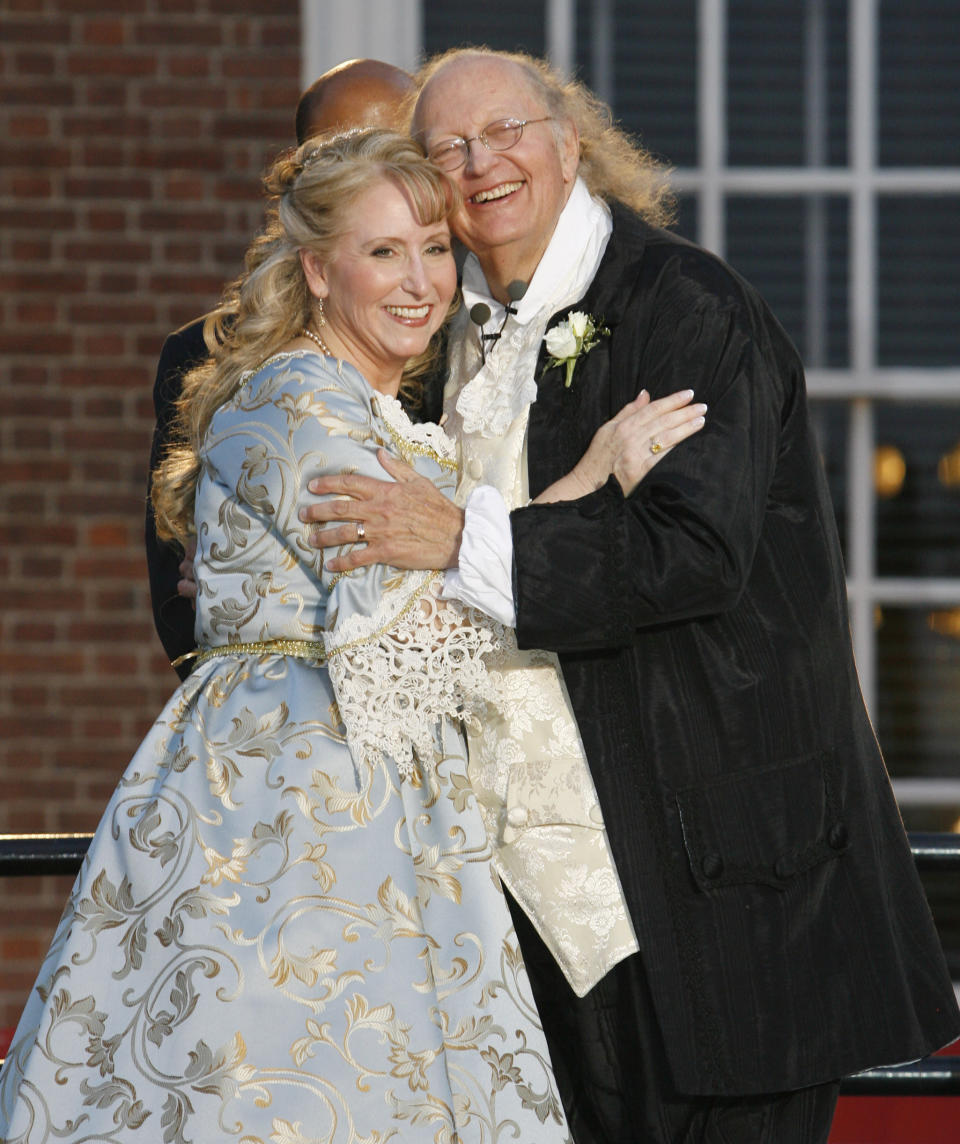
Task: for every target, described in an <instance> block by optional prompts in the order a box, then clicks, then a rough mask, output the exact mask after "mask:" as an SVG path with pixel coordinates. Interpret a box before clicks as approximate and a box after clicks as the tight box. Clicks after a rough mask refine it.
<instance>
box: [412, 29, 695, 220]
mask: <svg viewBox="0 0 960 1144" xmlns="http://www.w3.org/2000/svg"><path fill="white" fill-rule="evenodd" d="M469 59H494V60H504V61H506V62H508V63H512V64H515V65H516V66H517V67H518V68H520V69H521V70H522V72H523V73H524V75H525V76H526V78H527V80H528V81H529V83H530V86H531V88H532V89H533V92H534V94H535V96H536V97H537V99H538V101H539V102H540V103H541V104H542V105H543V107H544V110H545V111H547V113H548V114H549V115H550V116H551V117H553V118H554V119H560V120H562V119H567V120H571V121H572V122H573V123H574V124H576V127H577V132H578V134H579V136H580V166H579V169H578V174H579V175H580V176H581V177H582V178H583V180H584V182H585V183H586V185H587V189H588V190H589V191H590V193H591V194H592V195H596V196H597V197H598V198H601V199H605V200H616V201H618V202H621V203H624V204H625V205H626V206H628V207H631V208H632V209H633V210H635V211H636V212H637V213H638V214H639V215H640V216H641V217H642V218H643V219H644V220H645V221H646V222H648V223H650V224H651V225H652V226H669V225H670V223H671V222H673V221H674V218H675V215H676V199H675V196H674V194H673V192H672V191H671V189H670V186H669V174H670V168H669V167H668V166H666V165H665V164H664V163H662V162H661V161H660V160H659V159H656V158H654V156H653V155H652V154H651V153H650V152H649V151H647V150H646V149H645V148H644V147H643V146H642V145H641V144H640V143H638V142H637V141H636V140H635V139H633V138H632V137H631V136H630V135H628V134H627V133H626V132H625V131H624V130H623V129H622V128H620V127H618V126H616V124H615V123H614V122H613V115H612V113H611V111H610V108H609V107H608V106H607V105H606V104H605V103H604V102H603V100H601V99H599V98H598V97H597V96H595V95H594V94H593V92H592V91H590V89H589V88H587V87H585V86H584V85H583V84H582V83H580V82H579V81H578V80H565V79H564V78H563V77H562V76H561V75H560V73H559V72H557V71H556V70H555V69H554V68H552V67H551V66H550V64H548V63H547V62H546V61H545V60H541V59H537V58H536V57H535V56H530V55H527V54H526V53H525V52H499V51H494V50H493V49H492V48H487V47H466V48H451V49H450V50H449V51H447V52H443V53H442V54H440V55H437V56H434V57H433V58H432V59H429V60H428V61H427V62H426V64H424V66H423V67H422V68H421V69H420V71H419V72H418V73H417V76H416V84H417V86H416V89H415V91H414V94H413V95H412V96H411V97H410V100H409V103H408V111H409V116H408V118H410V119H412V117H413V112H414V109H415V106H416V101H417V99H418V97H419V94H420V93H421V92H422V91H423V89H424V87H425V86H426V84H427V83H428V82H429V80H431V79H432V78H433V77H434V76H435V75H436V74H437V73H438V72H439V71H441V70H442V69H443V68H445V67H447V66H448V65H449V64H452V63H454V62H456V61H458V60H469Z"/></svg>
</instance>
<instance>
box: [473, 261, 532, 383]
mask: <svg viewBox="0 0 960 1144" xmlns="http://www.w3.org/2000/svg"><path fill="white" fill-rule="evenodd" d="M526 292H527V283H526V282H524V281H523V280H522V279H520V278H514V280H513V281H512V282H511V283H510V285H509V286H508V287H507V297H508V298H509V299H510V302H508V303H507V304H506V306H504V308H503V321H502V322H501V323H500V329H499V330H497V332H496V333H495V334H485V333H484V332H483V327H484V325H485V324H486V323H487V322H489V321H490V307H489V306H488V305H487V304H486V302H476V303H474V305H472V306H471V307H470V321H471V322H473V324H474V325H475V326H479V327H480V354H481V357H482V360H483V361H484V362H486V360H487V347H486V345H485V344H484V343H485V342H498V341H499V340H500V336H501V335H502V334H503V328H504V326H506V324H507V318H508V317H509V316H510V315H511V314H515V313H516V312H517V307H516V306H512V305H511V304H510V303H511V302H519V301H520V299H521V298H522V297H523V296H524V294H526Z"/></svg>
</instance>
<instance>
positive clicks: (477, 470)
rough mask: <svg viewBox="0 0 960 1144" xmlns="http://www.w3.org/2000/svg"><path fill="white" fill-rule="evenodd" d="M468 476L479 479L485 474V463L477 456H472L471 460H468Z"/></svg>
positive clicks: (475, 479)
mask: <svg viewBox="0 0 960 1144" xmlns="http://www.w3.org/2000/svg"><path fill="white" fill-rule="evenodd" d="M467 476H468V477H470V479H471V480H474V481H479V480H480V478H481V477H482V476H483V465H482V464H481V463H480V461H478V460H477V458H476V457H471V458H470V460H469V461H467Z"/></svg>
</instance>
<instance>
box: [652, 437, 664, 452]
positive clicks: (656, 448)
mask: <svg viewBox="0 0 960 1144" xmlns="http://www.w3.org/2000/svg"><path fill="white" fill-rule="evenodd" d="M650 452H651V453H653V455H654V456H656V455H657V453H662V452H663V442H662V441H661V440H660V438H659V437H654V439H653V440H652V441H651V442H650Z"/></svg>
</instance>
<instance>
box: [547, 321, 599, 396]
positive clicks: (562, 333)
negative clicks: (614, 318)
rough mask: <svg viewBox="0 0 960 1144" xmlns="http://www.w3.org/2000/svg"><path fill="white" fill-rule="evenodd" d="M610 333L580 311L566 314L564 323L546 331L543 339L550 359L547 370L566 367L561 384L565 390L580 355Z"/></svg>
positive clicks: (568, 385) (588, 350)
mask: <svg viewBox="0 0 960 1144" xmlns="http://www.w3.org/2000/svg"><path fill="white" fill-rule="evenodd" d="M609 333H610V331H609V330H608V329H607V327H606V326H605V325H604V324H603V322H602V321H599V320H596V319H594V318H592V317H591V316H590V315H589V314H584V313H583V312H582V311H581V310H574V311H573V312H572V313H570V314H568V315H567V317H566V318H565V319H564V321H562V322H560V323H559V324H558V325H556V326H554V327H553V329H552V330H548V331H547V334H546V337H545V338H544V339H543V340H544V343H545V345H546V347H547V352H548V353H549V354H550V357H549V358H548V359H547V369H552V368H553V367H554V366H558V365H562V366H566V376H565V377H564V380H563V384H564V385H565V386H566V388H567V389H569V388H570V383H571V382H572V381H573V370H574V367H575V366H576V364H577V362H578V360H579V359H580V356H581V355H582V354H587V353H589V352H590V351H591V350H592V349H593V347H594V346H595V345H596V344H597V342H598V341H600V339H601V338H602V337H605V336H606V335H607V334H609Z"/></svg>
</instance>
